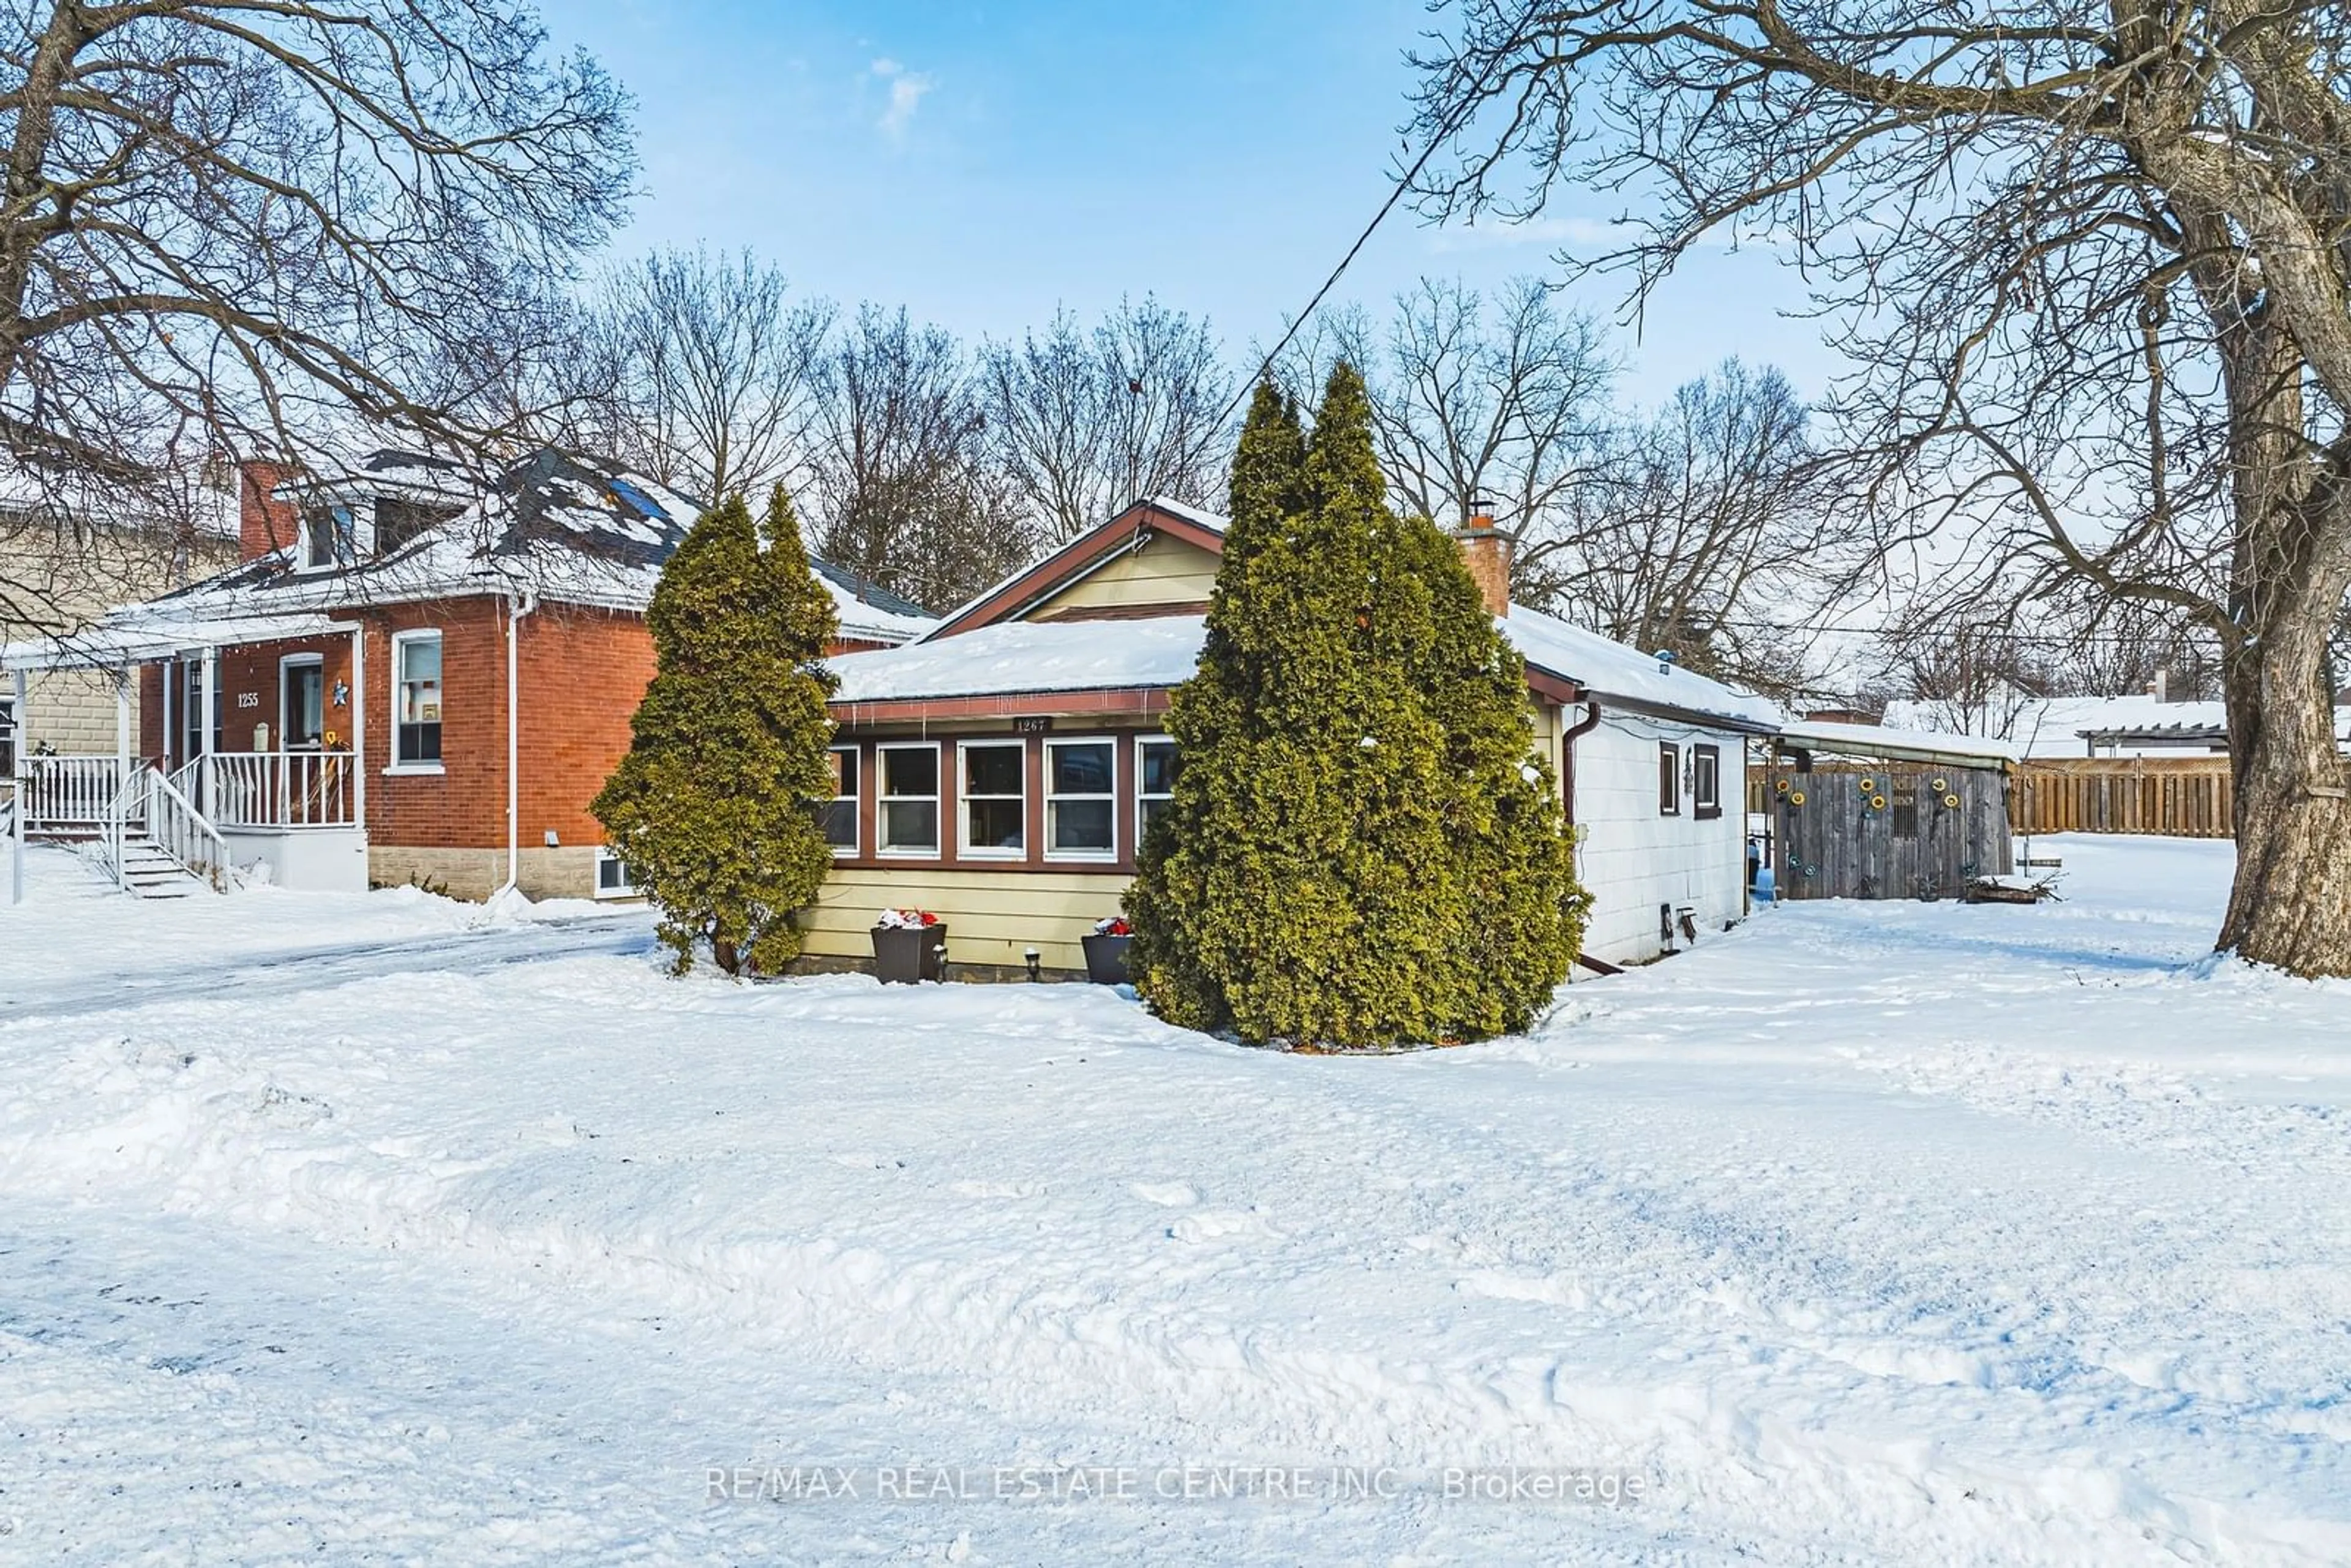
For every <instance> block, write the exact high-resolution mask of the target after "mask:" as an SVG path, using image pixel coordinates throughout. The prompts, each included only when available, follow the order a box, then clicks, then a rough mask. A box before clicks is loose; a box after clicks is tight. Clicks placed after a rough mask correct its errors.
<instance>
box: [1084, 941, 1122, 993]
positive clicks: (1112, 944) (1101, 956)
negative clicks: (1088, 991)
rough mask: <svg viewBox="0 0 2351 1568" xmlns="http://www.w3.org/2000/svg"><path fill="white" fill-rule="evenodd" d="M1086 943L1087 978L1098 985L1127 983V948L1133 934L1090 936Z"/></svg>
mask: <svg viewBox="0 0 2351 1568" xmlns="http://www.w3.org/2000/svg"><path fill="white" fill-rule="evenodd" d="M1083 940H1084V942H1085V945H1086V978H1087V979H1089V980H1092V982H1093V983H1094V984H1095V985H1097V986H1123V985H1124V984H1126V949H1127V947H1128V946H1129V945H1130V944H1131V943H1133V942H1134V937H1132V936H1088V937H1085V938H1083Z"/></svg>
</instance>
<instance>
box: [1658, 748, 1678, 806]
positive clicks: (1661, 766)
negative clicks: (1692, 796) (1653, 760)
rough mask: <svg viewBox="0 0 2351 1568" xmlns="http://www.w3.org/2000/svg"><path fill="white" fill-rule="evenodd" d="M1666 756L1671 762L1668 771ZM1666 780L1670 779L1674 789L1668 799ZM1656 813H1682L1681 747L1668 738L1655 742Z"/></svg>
mask: <svg viewBox="0 0 2351 1568" xmlns="http://www.w3.org/2000/svg"><path fill="white" fill-rule="evenodd" d="M1668 758H1671V759H1672V762H1673V768H1672V769H1671V771H1670V772H1669V771H1668V770H1667V768H1666V762H1667V759H1668ZM1668 780H1670V781H1671V783H1672V785H1673V791H1674V792H1673V795H1672V797H1671V798H1670V799H1668V798H1667V794H1666V789H1665V786H1666V785H1667V782H1668ZM1657 786H1658V788H1657V815H1658V816H1660V817H1678V816H1680V815H1681V814H1682V748H1681V747H1679V746H1677V745H1676V744H1675V743H1674V742H1672V741H1670V740H1661V741H1659V742H1657Z"/></svg>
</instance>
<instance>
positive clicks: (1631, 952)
mask: <svg viewBox="0 0 2351 1568" xmlns="http://www.w3.org/2000/svg"><path fill="white" fill-rule="evenodd" d="M1661 743H1662V744H1670V745H1675V746H1678V747H1681V748H1682V765H1683V768H1684V777H1685V779H1687V769H1688V766H1689V748H1690V747H1692V746H1694V745H1710V746H1714V747H1718V748H1719V750H1720V751H1721V753H1722V775H1721V777H1722V791H1721V793H1722V815H1721V816H1719V817H1717V818H1714V819H1712V820H1711V821H1699V820H1698V817H1697V816H1696V815H1695V814H1694V811H1693V808H1692V803H1691V801H1690V800H1689V791H1688V789H1687V783H1685V787H1684V789H1683V792H1682V793H1683V799H1682V812H1681V815H1680V816H1678V817H1664V816H1660V815H1658V813H1657V747H1658V746H1659V745H1660V744H1661ZM1574 744H1575V822H1576V826H1577V828H1578V829H1579V830H1580V832H1581V842H1580V843H1579V844H1578V846H1577V849H1576V869H1577V873H1578V874H1579V875H1580V876H1581V877H1582V878H1583V885H1584V887H1585V889H1586V890H1587V891H1588V892H1590V893H1591V894H1592V895H1593V905H1592V917H1591V924H1590V925H1589V926H1588V927H1587V928H1586V930H1585V933H1584V938H1583V950H1584V952H1586V953H1588V954H1590V955H1591V956H1593V957H1595V958H1599V959H1602V960H1604V961H1605V962H1607V963H1611V964H1636V963H1640V962H1642V961H1643V960H1645V959H1648V958H1654V957H1656V956H1658V955H1659V954H1661V953H1663V952H1664V951H1665V944H1664V943H1663V941H1662V940H1660V937H1659V933H1658V929H1657V906H1658V905H1659V904H1672V905H1673V906H1674V907H1675V908H1676V909H1677V910H1678V909H1680V908H1681V907H1682V906H1683V905H1685V904H1688V905H1691V906H1694V907H1695V908H1696V909H1697V911H1698V940H1699V941H1701V942H1703V941H1705V940H1706V938H1707V937H1708V936H1711V935H1714V934H1716V933H1719V932H1720V931H1721V929H1722V926H1723V922H1725V921H1727V920H1736V919H1739V918H1740V916H1741V915H1743V914H1744V913H1745V912H1746V879H1747V836H1746V831H1745V823H1746V821H1747V815H1746V810H1747V743H1746V741H1745V739H1744V738H1743V737H1740V736H1738V735H1735V734H1732V733H1730V732H1729V731H1723V730H1707V729H1700V728H1698V727H1693V726H1690V725H1686V724H1677V723H1673V722H1671V721H1668V720H1666V719H1653V718H1649V717H1646V716H1641V715H1636V714H1617V713H1611V712H1609V711H1608V707H1607V704H1606V702H1605V701H1603V703H1602V704H1601V720H1600V724H1599V726H1598V727H1596V728H1594V729H1593V730H1591V731H1589V732H1588V733H1586V734H1584V735H1583V736H1580V737H1577V738H1576V740H1575V743H1574ZM1679 945H1682V946H1687V943H1686V942H1684V943H1681V944H1679Z"/></svg>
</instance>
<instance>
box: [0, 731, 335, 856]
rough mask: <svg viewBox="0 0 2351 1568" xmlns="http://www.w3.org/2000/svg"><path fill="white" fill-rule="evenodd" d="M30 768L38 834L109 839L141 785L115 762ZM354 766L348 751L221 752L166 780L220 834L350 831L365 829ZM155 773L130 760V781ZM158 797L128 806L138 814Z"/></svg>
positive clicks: (39, 760) (29, 804) (27, 803)
mask: <svg viewBox="0 0 2351 1568" xmlns="http://www.w3.org/2000/svg"><path fill="white" fill-rule="evenodd" d="M25 761H26V773H25V800H24V809H25V825H26V829H27V830H29V831H32V832H35V833H43V834H61V835H65V836H68V837H85V838H86V837H95V836H98V835H100V834H103V833H105V832H106V831H108V828H109V826H110V824H111V823H113V822H114V821H116V820H117V819H116V806H117V799H118V797H120V796H122V795H123V791H124V789H125V787H126V786H127V785H129V784H132V783H135V782H137V779H135V778H133V777H130V776H126V775H125V773H124V771H123V768H122V764H121V761H120V759H119V758H112V757H92V756H76V757H28V758H26V759H25ZM353 766H354V764H353V760H352V758H351V754H350V752H348V751H217V752H214V753H212V754H211V755H210V756H200V757H195V758H191V759H190V760H189V761H188V762H187V763H186V764H185V765H184V766H183V767H181V768H177V769H175V770H174V771H173V772H172V773H171V774H170V775H169V778H168V780H166V781H168V782H169V783H170V785H171V786H172V789H174V790H176V791H177V792H178V794H179V796H180V797H181V799H183V800H185V801H187V802H188V803H189V809H190V810H193V811H195V812H197V813H198V814H199V815H202V816H206V817H208V818H209V819H210V820H211V821H212V822H213V823H214V824H215V825H216V826H219V827H223V828H269V829H277V828H350V827H357V826H358V825H359V815H358V810H357V807H358V803H359V802H358V789H357V785H358V779H357V776H356V775H355V774H354V772H353V771H352V769H353ZM149 770H150V769H149V767H148V765H147V764H145V763H143V762H141V761H139V760H137V759H136V758H133V759H132V761H131V774H132V775H136V774H138V773H141V772H144V771H149ZM157 777H158V779H159V780H161V779H163V776H162V775H161V774H158V775H157ZM151 796H152V790H150V791H146V792H143V793H141V794H140V795H139V798H138V800H123V801H122V804H123V805H124V806H126V807H128V808H131V809H134V810H135V809H137V808H139V807H141V806H143V804H144V802H145V801H146V800H148V799H149V798H150V797H151Z"/></svg>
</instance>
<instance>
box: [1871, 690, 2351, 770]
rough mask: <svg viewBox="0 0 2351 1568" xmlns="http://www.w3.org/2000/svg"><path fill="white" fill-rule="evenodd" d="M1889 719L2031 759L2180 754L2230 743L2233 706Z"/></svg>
mask: <svg viewBox="0 0 2351 1568" xmlns="http://www.w3.org/2000/svg"><path fill="white" fill-rule="evenodd" d="M1886 722H1887V723H1888V724H1892V725H1899V726H1902V727H1906V728H1910V729H1918V730H1928V731H1936V732H1940V731H1944V730H1957V729H1961V728H1964V729H1965V730H1966V731H1968V732H1969V733H1971V734H1978V735H1980V734H1984V733H1986V732H1990V733H1991V734H1992V735H1993V736H1994V737H1996V738H2000V739H2005V740H2008V741H2010V742H2011V743H2012V744H2013V745H2014V747H2015V748H2016V750H2017V752H2018V753H2019V755H2021V756H2024V757H2088V756H2092V755H2097V756H2105V757H2138V756H2148V757H2177V756H2180V755H2182V754H2194V753H2196V752H2199V751H2210V750H2212V749H2214V748H2216V747H2224V746H2225V745H2226V744H2227V738H2226V737H2227V735H2228V712H2227V709H2226V708H2225V707H2224V706H2222V705H2221V704H2220V703H2217V702H2187V703H2177V702H2159V701H2158V700H2157V699H2156V698H2155V697H2153V696H2152V695H2147V694H2145V693H2137V694H2133V695H2126V696H2116V697H2099V696H2087V697H2026V698H2020V699H2014V700H2011V701H2010V702H2008V703H2006V704H1995V705H1992V706H1990V707H1988V708H1986V709H1977V710H1972V711H1969V712H1965V713H1959V712H1954V711H1953V710H1952V708H1951V706H1950V705H1948V704H1940V703H1928V702H1919V701H1900V702H1892V703H1888V704H1887V705H1886ZM2335 738H2336V739H2337V740H2338V741H2340V742H2343V743H2345V744H2346V746H2351V707H2337V708H2336V709H2335Z"/></svg>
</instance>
